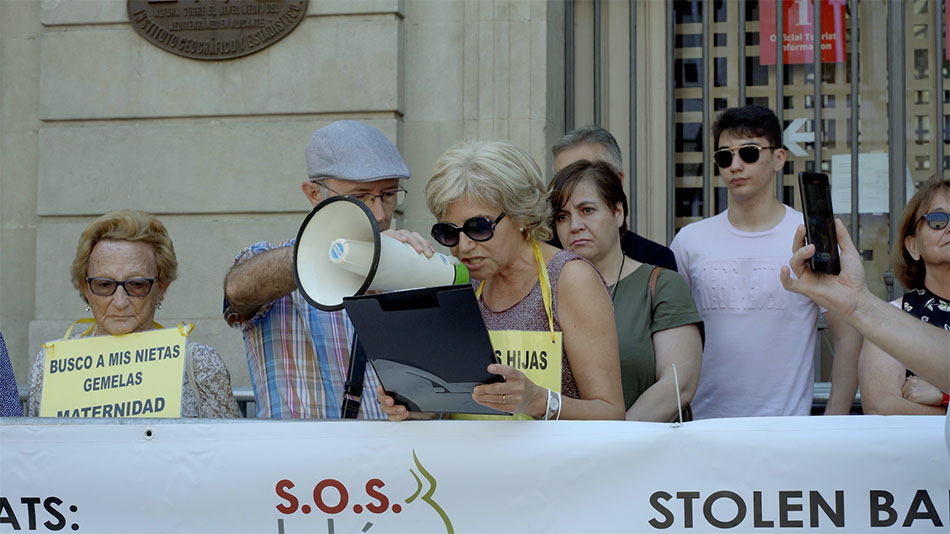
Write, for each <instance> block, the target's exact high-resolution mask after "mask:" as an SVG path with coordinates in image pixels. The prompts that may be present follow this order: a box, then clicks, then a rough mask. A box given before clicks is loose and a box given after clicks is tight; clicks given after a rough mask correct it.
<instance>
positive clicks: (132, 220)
mask: <svg viewBox="0 0 950 534" xmlns="http://www.w3.org/2000/svg"><path fill="white" fill-rule="evenodd" d="M106 240H113V241H142V242H143V243H146V244H147V245H149V246H150V247H152V251H153V252H154V253H155V264H156V265H157V266H158V276H157V278H156V281H157V282H159V283H162V282H166V283H171V282H173V281H174V280H175V279H176V278H177V277H178V260H177V259H176V258H175V247H174V246H172V240H171V237H169V236H168V231H167V230H165V225H164V224H162V222H161V221H159V220H158V219H157V218H156V217H155V216H154V215H152V214H150V213H146V212H144V211H137V210H116V211H110V212H109V213H106V214H105V215H102V216H101V217H99V218H98V219H96V220H94V221H92V222H91V223H90V224H89V226H87V227H86V229H85V230H83V232H82V235H81V236H79V244H78V245H77V246H76V257H75V258H74V259H73V264H72V266H70V268H69V274H70V276H71V277H72V281H73V287H75V288H76V289H78V290H79V293H80V295H82V294H83V290H84V289H85V287H86V272H87V269H88V268H89V255H90V254H91V253H92V249H93V248H94V247H95V246H96V244H97V243H99V242H100V241H106ZM83 298H84V299H85V295H83Z"/></svg>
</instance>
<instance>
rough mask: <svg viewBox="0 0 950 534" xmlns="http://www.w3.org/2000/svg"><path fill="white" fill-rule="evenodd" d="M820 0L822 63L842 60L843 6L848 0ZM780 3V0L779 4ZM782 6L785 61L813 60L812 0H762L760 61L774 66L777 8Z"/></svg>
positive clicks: (843, 37) (813, 26)
mask: <svg viewBox="0 0 950 534" xmlns="http://www.w3.org/2000/svg"><path fill="white" fill-rule="evenodd" d="M820 1H821V39H820V41H821V62H822V63H842V62H844V61H845V59H846V58H845V53H846V50H845V48H846V46H845V31H846V26H845V7H846V4H847V0H820ZM780 2H781V3H780ZM779 5H781V9H782V10H783V13H782V15H783V22H784V26H785V28H784V29H785V31H784V35H783V36H782V37H783V44H782V49H783V50H784V54H783V57H784V59H783V62H784V63H785V64H801V63H812V62H814V60H815V48H814V46H815V10H814V2H813V1H812V0H778V1H776V0H762V1H761V2H759V60H760V61H761V62H762V64H763V65H775V41H776V39H777V37H776V35H775V33H776V32H775V22H776V11H775V10H776V8H777V7H778V6H779Z"/></svg>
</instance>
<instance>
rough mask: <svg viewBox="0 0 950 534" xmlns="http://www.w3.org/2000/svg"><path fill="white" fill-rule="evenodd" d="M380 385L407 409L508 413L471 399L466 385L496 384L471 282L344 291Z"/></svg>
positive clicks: (470, 393)
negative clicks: (364, 292)
mask: <svg viewBox="0 0 950 534" xmlns="http://www.w3.org/2000/svg"><path fill="white" fill-rule="evenodd" d="M343 307H344V308H345V309H346V312H347V314H348V315H349V317H350V320H351V321H352V322H353V326H354V327H355V328H356V333H357V335H358V336H359V339H360V343H362V345H363V348H364V349H365V350H366V355H367V359H368V360H369V362H370V364H371V365H372V366H373V369H374V370H375V371H376V375H377V376H378V377H379V381H380V383H381V384H382V386H383V389H384V390H385V391H386V392H387V393H389V394H390V395H392V396H393V398H394V399H396V402H398V403H401V404H405V405H406V406H407V407H408V408H409V410H410V411H414V412H441V413H468V414H489V415H507V413H506V412H501V411H498V410H494V409H492V408H488V407H487V406H482V405H480V404H477V403H476V402H475V401H474V400H472V388H474V387H475V386H476V385H478V384H486V383H491V382H498V381H500V380H501V379H502V377H501V376H499V375H494V374H491V373H489V372H488V370H487V367H488V365H489V364H491V363H493V362H495V356H494V350H493V349H492V346H491V340H490V339H489V337H488V329H487V328H486V327H485V321H484V320H483V319H482V314H481V312H480V311H479V310H478V302H477V301H476V300H475V292H474V291H473V290H472V286H470V285H456V286H438V287H426V288H420V289H407V290H402V291H391V292H387V293H376V294H371V295H360V296H356V297H344V298H343Z"/></svg>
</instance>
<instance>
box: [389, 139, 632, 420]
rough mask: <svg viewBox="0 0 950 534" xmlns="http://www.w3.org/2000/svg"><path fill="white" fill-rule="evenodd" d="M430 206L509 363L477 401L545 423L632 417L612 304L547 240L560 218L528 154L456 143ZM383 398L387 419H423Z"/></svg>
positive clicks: (508, 147) (579, 262)
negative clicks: (625, 395)
mask: <svg viewBox="0 0 950 534" xmlns="http://www.w3.org/2000/svg"><path fill="white" fill-rule="evenodd" d="M426 202H427V203H428V205H429V210H430V211H432V213H433V214H434V215H435V217H436V219H437V220H438V222H437V223H436V224H435V225H434V226H433V227H432V236H433V238H434V239H435V240H436V241H438V242H439V243H440V244H442V245H444V246H446V247H449V248H450V249H451V251H452V254H453V255H454V256H456V257H457V258H458V259H460V260H461V261H462V262H463V263H464V264H465V266H466V267H468V269H469V273H470V275H471V277H472V279H474V280H475V288H476V295H477V296H478V305H479V308H480V310H481V312H482V317H483V318H484V319H485V324H486V326H487V327H488V329H489V331H491V332H492V345H493V347H494V348H495V350H496V354H497V353H499V352H500V353H501V354H503V355H508V356H504V357H502V361H501V363H494V364H491V365H489V366H488V371H489V372H490V373H494V374H497V375H500V376H501V377H502V378H503V381H500V382H496V383H492V384H482V385H479V386H477V387H475V389H474V391H473V393H472V397H473V399H474V400H475V402H477V403H479V404H481V405H483V406H488V407H490V408H494V409H497V410H500V411H504V412H508V413H513V414H520V415H522V416H530V417H534V418H536V419H623V418H624V401H623V393H622V389H621V386H620V361H619V356H618V349H617V331H616V327H615V326H614V317H613V309H612V307H611V303H610V296H609V295H608V293H607V288H606V285H605V283H604V280H603V278H602V277H601V276H600V274H599V273H598V272H597V270H596V268H595V267H594V266H593V264H591V263H590V262H588V261H587V260H585V259H583V258H581V257H580V256H578V255H576V254H574V253H572V252H568V251H563V250H559V249H557V248H554V247H552V246H550V245H547V244H546V243H545V242H546V241H547V240H549V239H550V238H551V236H552V232H551V229H550V222H551V217H552V210H551V205H550V202H549V201H548V198H547V190H546V188H545V187H544V184H543V182H542V181H541V170H540V169H539V168H538V165H537V164H536V163H535V162H534V160H533V159H532V158H531V156H530V155H529V154H528V153H527V152H525V150H524V149H522V148H520V147H518V146H516V145H513V144H511V143H508V142H505V141H467V142H462V143H459V144H457V145H455V146H454V147H452V148H450V149H449V150H448V151H447V152H446V153H445V154H444V155H443V156H442V157H441V158H440V159H439V160H438V162H436V165H435V168H434V170H433V173H432V177H431V178H430V180H429V183H428V186H427V187H426ZM506 344H507V346H506ZM509 349H510V350H509ZM512 355H513V357H512ZM528 355H531V357H528ZM538 355H541V356H540V358H537V357H536V356H538ZM509 364H510V365H509ZM379 399H380V404H381V405H382V408H383V411H385V412H386V413H387V415H388V416H389V418H390V420H402V419H407V418H409V417H410V415H414V414H410V412H409V411H408V410H407V409H406V408H405V407H404V406H402V405H398V404H396V403H395V402H394V400H393V399H392V397H389V396H387V395H386V394H385V393H384V392H383V391H381V390H380V391H379Z"/></svg>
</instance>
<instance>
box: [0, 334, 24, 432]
mask: <svg viewBox="0 0 950 534" xmlns="http://www.w3.org/2000/svg"><path fill="white" fill-rule="evenodd" d="M21 415H23V406H22V405H21V404H20V395H19V394H18V393H17V389H16V378H14V376H13V367H12V366H11V365H10V355H9V354H7V345H6V343H4V342H3V334H0V417H19V416H21Z"/></svg>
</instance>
